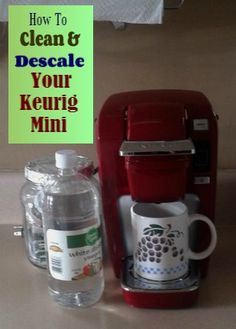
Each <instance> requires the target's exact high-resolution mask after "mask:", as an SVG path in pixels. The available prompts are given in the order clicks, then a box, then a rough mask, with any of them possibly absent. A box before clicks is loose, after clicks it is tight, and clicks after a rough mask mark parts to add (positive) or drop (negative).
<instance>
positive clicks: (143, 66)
mask: <svg viewBox="0 0 236 329" xmlns="http://www.w3.org/2000/svg"><path fill="white" fill-rule="evenodd" d="M235 13H236V2H235V0H227V1H222V0H214V1H213V0H198V1H196V0H186V1H185V3H184V6H183V7H182V8H181V9H179V10H170V11H165V15H164V22H163V24H162V25H153V26H150V25H146V26H145V25H128V26H127V28H126V29H125V30H124V31H116V30H114V28H113V27H112V25H111V24H110V23H103V22H102V23H100V22H96V23H95V35H94V40H95V44H94V59H95V67H94V88H95V89H94V92H95V95H94V96H95V98H94V106H95V116H96V115H98V113H99V110H100V108H101V106H102V104H103V102H104V101H105V100H106V98H107V97H108V96H109V95H110V94H113V93H116V92H120V91H127V90H139V89H153V88H156V89H164V88H174V89H175V88H179V89H194V90H199V91H202V92H203V93H204V94H205V95H206V96H207V97H208V98H209V100H210V101H211V103H212V105H213V107H214V110H215V112H217V113H218V114H219V117H220V120H219V167H220V168H236V151H235V139H236V110H235V105H236V91H235V86H236V68H235V66H236V19H235ZM0 70H1V71H0V72H1V94H0V96H1V99H0V106H1V111H0V151H1V156H0V170H8V169H22V168H23V166H24V164H25V162H26V161H27V160H29V159H32V158H34V157H38V156H40V155H42V154H48V153H51V152H53V151H54V150H56V149H58V148H61V147H65V146H62V145H8V143H7V50H6V44H5V46H4V47H1V50H0ZM78 133H79V127H78ZM66 147H71V146H69V145H66ZM73 147H75V148H76V149H77V150H78V151H79V152H80V153H81V154H84V155H87V156H89V157H90V158H92V159H94V160H96V151H95V146H94V145H73Z"/></svg>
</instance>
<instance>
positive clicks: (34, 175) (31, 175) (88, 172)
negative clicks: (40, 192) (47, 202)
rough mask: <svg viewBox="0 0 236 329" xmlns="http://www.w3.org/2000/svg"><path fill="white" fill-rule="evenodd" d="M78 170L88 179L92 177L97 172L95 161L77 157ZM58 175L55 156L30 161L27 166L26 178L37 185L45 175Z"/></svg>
mask: <svg viewBox="0 0 236 329" xmlns="http://www.w3.org/2000/svg"><path fill="white" fill-rule="evenodd" d="M76 168H77V169H78V172H79V173H81V174H83V175H84V176H86V177H91V176H92V175H93V174H94V171H95V169H94V165H93V161H92V160H89V159H88V158H86V157H84V156H81V155H78V156H77V164H76ZM56 174H57V168H56V166H55V156H54V155H50V156H46V157H42V158H38V159H35V160H32V161H29V162H28V163H27V164H26V166H25V178H27V179H28V180H29V181H31V182H33V183H35V184H40V183H41V182H42V180H43V179H44V178H45V175H47V176H48V175H50V176H53V175H56Z"/></svg>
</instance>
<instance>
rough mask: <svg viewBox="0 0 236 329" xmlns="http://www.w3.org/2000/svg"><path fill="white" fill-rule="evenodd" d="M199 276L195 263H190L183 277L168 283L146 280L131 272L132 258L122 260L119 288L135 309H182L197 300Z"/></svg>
mask: <svg viewBox="0 0 236 329" xmlns="http://www.w3.org/2000/svg"><path fill="white" fill-rule="evenodd" d="M199 286H200V275H199V270H198V267H197V266H196V262H194V261H191V262H190V267H189V273H188V275H186V276H185V277H182V278H179V279H176V280H170V281H162V282H161V281H153V280H147V279H144V278H142V277H140V276H139V275H137V274H136V273H135V272H134V270H133V257H132V256H129V257H127V258H126V259H125V260H124V263H123V273H122V278H121V287H122V290H123V295H124V299H125V301H126V302H127V303H128V304H130V305H133V306H135V307H146V308H182V307H188V306H191V305H192V304H193V303H194V302H195V301H196V299H197V295H198V290H199Z"/></svg>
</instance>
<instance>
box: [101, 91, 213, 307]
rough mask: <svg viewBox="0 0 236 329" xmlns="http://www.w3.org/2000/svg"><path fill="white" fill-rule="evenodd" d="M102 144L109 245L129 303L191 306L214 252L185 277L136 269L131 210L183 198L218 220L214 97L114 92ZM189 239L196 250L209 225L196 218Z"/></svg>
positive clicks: (192, 209) (103, 119) (193, 264)
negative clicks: (165, 277) (147, 275)
mask: <svg viewBox="0 0 236 329" xmlns="http://www.w3.org/2000/svg"><path fill="white" fill-rule="evenodd" d="M96 144H97V153H98V161H99V176H100V182H101V190H102V198H103V210H104V218H105V225H106V233H107V239H108V247H109V251H110V256H111V261H112V265H113V268H114V272H115V275H116V276H117V277H118V278H119V279H120V281H121V287H122V291H123V296H124V299H125V301H126V302H127V303H129V304H131V305H133V306H136V307H150V308H179V307H187V306H190V305H192V304H193V303H194V302H195V301H196V298H197V295H198V290H199V287H200V279H201V277H203V276H205V275H206V274H207V270H208V264H209V258H207V259H205V260H201V261H191V262H190V266H189V271H188V275H187V276H185V277H184V278H180V279H177V280H170V281H166V282H165V281H164V282H163V281H162V282H159V281H153V280H147V279H143V278H141V277H140V276H138V275H137V274H136V273H135V272H134V271H133V257H132V255H133V250H132V228H131V217H130V208H131V206H132V205H133V204H134V203H135V202H145V203H147V202H152V203H159V202H170V201H176V200H182V201H183V202H184V203H185V204H186V205H187V207H188V210H189V212H190V213H191V212H200V213H201V214H204V215H206V216H208V217H209V218H210V219H211V220H212V221H214V210H215V196H216V165H217V118H216V115H215V114H214V112H213V111H212V107H211V105H210V103H209V101H208V99H207V98H206V97H205V96H204V95H203V94H202V93H200V92H196V91H188V90H146V91H134V92H124V93H120V94H116V95H112V96H111V97H110V98H109V99H108V100H107V101H106V102H105V104H104V105H103V107H102V109H101V112H100V115H99V117H98V120H97V126H96ZM190 240H191V241H190V243H191V247H192V249H194V250H196V251H201V250H202V249H203V248H205V247H206V246H207V245H208V243H209V230H208V228H207V226H205V225H204V223H199V224H197V225H196V224H195V225H194V227H193V228H192V230H191V235H190Z"/></svg>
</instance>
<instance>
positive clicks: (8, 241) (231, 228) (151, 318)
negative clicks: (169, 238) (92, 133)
mask: <svg viewBox="0 0 236 329" xmlns="http://www.w3.org/2000/svg"><path fill="white" fill-rule="evenodd" d="M235 173H236V171H231V172H228V171H227V172H224V173H221V174H220V177H219V178H220V179H219V183H220V191H218V204H217V213H218V221H217V231H218V244H217V247H216V250H215V252H214V253H213V255H212V256H211V262H210V268H209V273H208V276H207V277H206V278H205V279H204V280H202V281H201V288H200V294H199V298H198V301H197V303H196V305H194V306H192V307H191V308H187V309H180V310H159V309H138V308H134V307H131V306H129V305H128V304H126V303H125V301H124V300H123V297H122V292H121V288H120V282H119V280H118V279H116V278H115V277H114V274H113V270H112V268H111V266H110V263H109V260H107V261H106V263H105V290H104V294H103V297H102V299H101V300H100V302H99V303H97V304H96V305H94V306H92V307H90V308H86V309H76V310H74V309H67V308H64V307H62V306H59V305H57V304H56V303H54V302H53V301H52V300H51V299H50V297H49V296H48V292H47V272H46V270H43V269H40V268H37V267H35V266H33V265H32V264H31V263H30V262H29V261H28V259H27V258H26V254H25V248H24V240H23V239H22V238H20V237H14V236H13V224H20V223H21V220H22V213H21V208H20V204H19V189H20V186H21V185H22V183H23V180H24V179H23V174H22V173H15V174H14V173H2V174H1V175H0V241H1V248H0V257H1V258H0V259H1V267H0V328H1V329H21V328H24V329H32V328H33V329H47V328H48V329H49V328H50V329H52V328H57V329H60V328H63V329H65V328H67V329H70V328H81V329H87V328H88V329H99V328H101V329H110V328H112V329H118V328H119V329H120V328H122V329H123V328H124V329H131V328H132V329H133V328H135V329H143V328H144V327H145V326H146V327H148V329H159V328H160V329H169V328H170V329H175V328H182V329H184V328H188V329H199V328H201V329H213V328H214V329H222V328H227V329H234V328H236V257H235V240H236V239H235V237H236V225H235V221H234V217H235V216H234V213H233V211H234V209H235V204H236V203H235V197H234V195H235V193H234V192H233V191H235V177H236V175H235ZM228 187H230V188H228ZM222 200H223V201H224V204H222ZM227 202H228V203H230V204H227Z"/></svg>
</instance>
